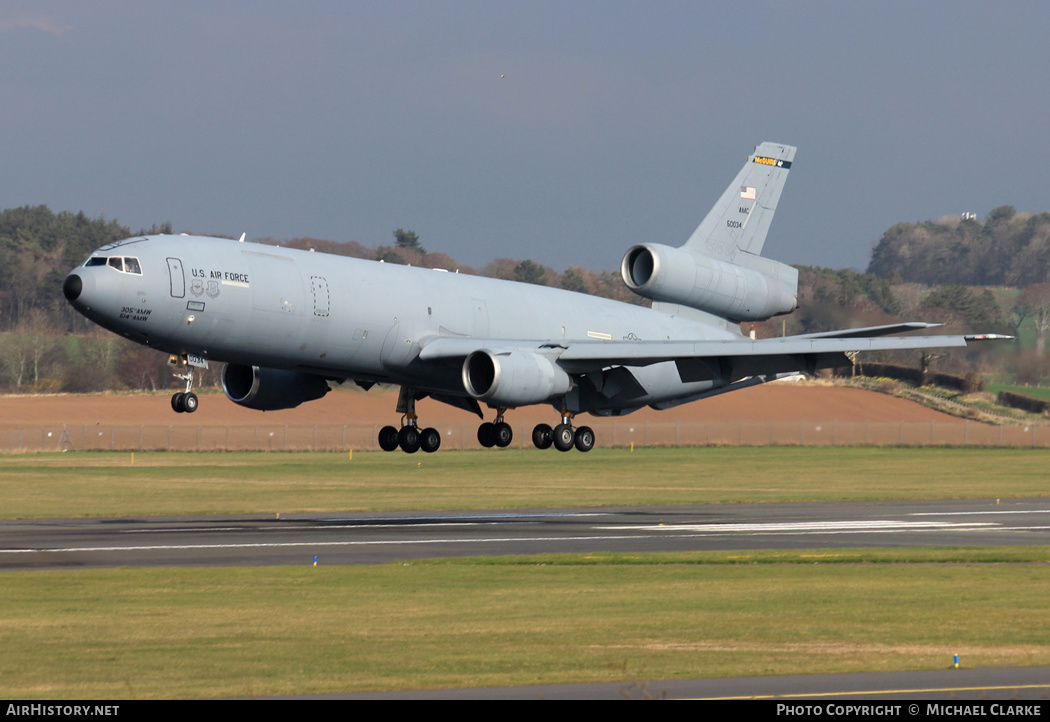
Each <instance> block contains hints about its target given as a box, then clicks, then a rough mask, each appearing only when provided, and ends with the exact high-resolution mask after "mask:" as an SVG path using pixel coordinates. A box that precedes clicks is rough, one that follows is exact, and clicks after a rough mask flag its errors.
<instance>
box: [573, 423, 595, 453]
mask: <svg viewBox="0 0 1050 722" xmlns="http://www.w3.org/2000/svg"><path fill="white" fill-rule="evenodd" d="M575 444H576V448H577V449H578V450H579V451H590V450H591V449H593V448H594V431H593V430H591V427H590V426H581V427H580V428H578V429H576V438H575Z"/></svg>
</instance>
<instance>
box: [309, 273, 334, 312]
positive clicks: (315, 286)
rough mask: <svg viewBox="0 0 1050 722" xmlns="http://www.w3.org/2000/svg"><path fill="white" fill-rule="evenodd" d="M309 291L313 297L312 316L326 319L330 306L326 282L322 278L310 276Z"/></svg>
mask: <svg viewBox="0 0 1050 722" xmlns="http://www.w3.org/2000/svg"><path fill="white" fill-rule="evenodd" d="M310 290H311V291H312V292H313V295H314V315H315V316H320V317H322V318H325V317H327V316H328V311H329V308H330V305H331V304H330V301H329V296H328V281H327V280H325V279H324V278H323V277H322V276H310Z"/></svg>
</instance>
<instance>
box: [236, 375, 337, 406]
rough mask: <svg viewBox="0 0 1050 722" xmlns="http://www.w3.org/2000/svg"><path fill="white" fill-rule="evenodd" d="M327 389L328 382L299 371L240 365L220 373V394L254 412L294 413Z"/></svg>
mask: <svg viewBox="0 0 1050 722" xmlns="http://www.w3.org/2000/svg"><path fill="white" fill-rule="evenodd" d="M328 389H329V387H328V382H327V381H325V380H324V379H323V378H321V377H320V376H314V375H313V374H304V373H302V372H300V371H281V370H278V369H264V368H259V367H258V366H245V365H243V364H226V368H224V369H223V370H222V390H223V391H225V392H226V396H227V398H229V399H230V401H232V402H234V403H235V404H240V405H241V406H247V407H248V408H249V409H255V410H256V411H277V410H278V409H294V408H295V407H296V406H298V405H299V404H301V403H303V402H304V401H313V400H314V399H319V398H321V397H322V396H324V395H325V394H326V393H328Z"/></svg>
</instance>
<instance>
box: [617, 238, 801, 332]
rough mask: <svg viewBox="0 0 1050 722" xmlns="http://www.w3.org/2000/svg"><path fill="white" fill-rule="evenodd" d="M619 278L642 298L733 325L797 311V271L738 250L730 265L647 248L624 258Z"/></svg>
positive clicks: (660, 247) (681, 250) (671, 250)
mask: <svg viewBox="0 0 1050 722" xmlns="http://www.w3.org/2000/svg"><path fill="white" fill-rule="evenodd" d="M620 275H622V276H623V281H624V283H626V284H627V287H628V288H630V289H631V290H632V291H634V292H635V293H637V294H638V295H639V296H645V297H646V298H651V299H653V300H654V301H665V302H668V303H677V304H681V305H683V306H689V307H690V308H695V309H698V310H700V311H707V312H708V313H713V314H715V315H716V316H721V317H722V318H728V319H729V320H731V321H764V320H766V319H767V318H772V317H773V316H779V315H781V314H785V313H791V312H792V311H794V310H795V308H796V307H797V306H798V300H797V296H798V270H797V269H795V268H792V267H791V266H787V265H785V264H783V263H778V262H777V261H772V260H770V259H768V258H762V257H761V256H755V255H752V254H750V253H746V252H744V251H739V250H738V251H736V253H735V254H734V256H733V261H732V262H728V261H721V260H718V259H715V258H711V257H710V256H706V255H703V254H700V253H694V252H692V251H688V250H686V249H684V248H672V247H670V246H664V245H660V244H658V243H645V244H642V245H638V246H634V247H632V248H631V249H630V250H628V251H627V253H626V254H624V257H623V262H622V263H621V264H620Z"/></svg>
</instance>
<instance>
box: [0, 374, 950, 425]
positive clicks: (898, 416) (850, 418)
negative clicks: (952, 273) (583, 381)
mask: <svg viewBox="0 0 1050 722" xmlns="http://www.w3.org/2000/svg"><path fill="white" fill-rule="evenodd" d="M169 399H170V396H169V395H168V394H123V395H122V394H114V395H99V396H79V395H76V396H74V395H59V396H4V397H0V425H3V426H7V427H10V426H13V425H19V426H50V425H53V424H68V425H70V426H85V425H86V426H92V425H96V424H103V425H106V424H122V425H138V424H146V425H156V424H163V425H165V426H168V425H173V426H199V425H207V426H226V425H233V426H248V425H256V424H266V425H280V424H287V425H295V426H307V425H315V424H316V425H325V424H350V425H372V424H378V425H383V424H393V425H395V426H396V425H398V421H399V418H400V417H399V415H398V414H397V413H395V411H394V407H395V404H396V402H397V393H396V392H395V391H392V390H388V389H384V390H379V389H373V390H372V391H369V392H364V391H357V390H353V391H342V390H340V391H334V392H332V393H329V394H328V395H327V396H326V397H325V398H323V399H320V400H318V401H312V402H309V403H306V404H303V405H302V406H300V407H299V408H296V409H288V410H284V411H267V412H260V411H253V410H251V409H245V408H243V407H240V406H237V405H236V404H234V403H233V402H231V401H229V400H227V399H226V398H225V397H224V396H223V395H222V394H221V393H218V394H216V393H206V394H203V395H201V397H200V407H199V408H198V410H197V411H196V413H193V414H176V413H175V412H173V411H172V410H171V405H170V401H169ZM417 410H418V413H419V416H420V423H421V424H423V425H428V426H430V425H433V426H438V425H451V424H456V425H459V424H472V423H474V419H475V418H476V417H473V416H472V415H471V414H468V413H467V412H465V411H461V410H459V409H455V408H453V407H451V406H446V405H445V404H441V403H438V402H436V401H433V400H430V399H426V400H423V401H421V402H419V404H418V408H417ZM486 416H487V417H488V420H491V414H489V413H487V414H486ZM587 418H590V417H587ZM627 418H629V419H630V420H631V421H632V422H635V423H639V422H642V423H644V422H646V421H651V422H655V423H668V422H683V423H687V422H706V421H710V422H720V423H727V422H737V421H746V422H790V421H810V422H833V421H838V422H865V421H872V422H906V423H907V422H931V421H933V422H936V423H938V424H940V423H962V419H959V418H956V417H953V416H949V415H947V414H943V413H940V412H937V411H933V410H932V409H928V408H926V407H925V406H922V405H920V404H917V403H913V402H911V401H905V400H902V399H898V398H894V397H892V396H887V395H885V394H878V393H874V392H870V391H863V390H861V389H852V388H840V387H833V386H818V385H809V384H805V383H793V384H792V383H774V384H769V385H767V386H760V387H756V388H751V389H744V390H742V391H735V392H733V393H728V394H723V395H721V396H715V397H713V398H710V399H706V400H703V401H697V402H694V403H691V404H685V405H684V406H680V407H678V408H675V409H670V410H668V411H654V410H652V409H648V408H646V409H642V410H640V411H637V412H635V413H634V414H631V415H630V416H629V417H627ZM507 419H508V421H512V422H513V423H514V424H515V425H516V426H517V425H520V424H536V423H540V422H546V423H549V424H552V425H553V424H554V423H556V422H557V414H556V413H555V412H554V410H553V409H552V408H551V407H549V406H531V407H527V408H522V409H518V410H515V411H512V412H509V413H508V414H507ZM581 423H588V422H585V421H582V420H581Z"/></svg>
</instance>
